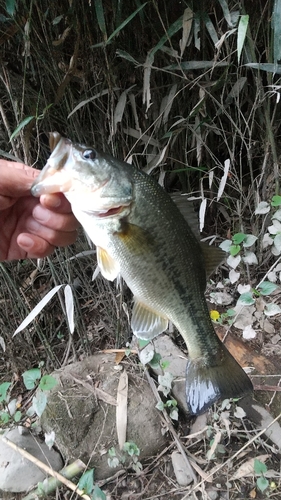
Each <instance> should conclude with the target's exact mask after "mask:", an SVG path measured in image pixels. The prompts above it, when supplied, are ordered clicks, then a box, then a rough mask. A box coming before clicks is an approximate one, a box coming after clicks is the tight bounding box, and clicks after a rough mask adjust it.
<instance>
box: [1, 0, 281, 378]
mask: <svg viewBox="0 0 281 500" xmlns="http://www.w3.org/2000/svg"><path fill="white" fill-rule="evenodd" d="M279 5H280V2H278V1H275V2H274V1H273V0H270V1H264V0H256V1H251V0H247V1H241V2H236V1H234V0H228V1H222V0H213V1H203V0H197V1H196V2H195V1H194V2H192V1H172V0H170V1H161V0H159V1H157V0H151V1H148V2H146V3H142V2H140V1H139V0H135V1H131V2H128V1H122V0H120V1H108V0H96V1H94V0H92V1H91V0H89V1H78V0H73V1H71V0H61V1H59V2H48V1H45V0H34V1H24V0H18V1H11V0H9V1H8V0H7V1H6V2H3V1H2V2H0V58H1V68H0V114H1V123H0V154H1V155H2V157H4V158H11V159H15V160H16V159H17V160H20V161H24V162H25V163H27V164H29V165H35V166H36V167H38V168H41V167H42V166H43V165H44V164H45V162H46V159H47V157H48V155H49V147H48V132H50V131H54V130H57V131H58V132H60V133H61V134H62V135H64V136H67V137H69V138H70V139H72V140H74V141H79V142H83V143H87V144H88V145H93V146H95V147H97V149H101V150H104V151H107V152H109V153H111V154H113V155H114V156H116V157H118V158H120V159H127V160H130V161H131V160H132V161H133V162H134V163H136V164H137V165H138V166H139V168H144V169H146V171H147V172H148V173H150V174H151V175H153V176H155V178H156V179H157V180H159V181H160V183H162V184H163V185H164V187H165V188H166V189H167V190H168V191H177V190H180V191H183V192H189V193H192V194H193V196H196V197H198V199H199V201H198V203H199V202H200V197H202V194H204V197H205V198H207V200H208V211H207V215H206V223H205V228H204V231H205V235H212V234H218V235H219V237H218V241H220V240H222V239H225V238H226V237H227V236H229V235H231V234H233V233H235V232H237V231H241V230H242V231H245V232H248V233H250V234H255V235H257V236H259V237H260V236H262V232H263V231H264V228H263V227H262V225H260V226H257V223H256V218H254V217H253V214H254V210H255V207H256V205H257V203H258V201H260V200H265V201H268V200H269V199H270V198H271V197H272V195H274V194H278V192H279V163H278V161H279V155H280V103H279V95H280V94H279V91H280V65H279V64H278V63H279V62H280V61H279V59H280V58H281V51H280V32H279V31H278V30H280V28H278V27H279V25H280V12H279V10H278V9H279V8H280V6H279ZM246 14H247V15H249V24H248V30H247V36H246V38H245V40H244V41H243V48H242V47H241V48H242V51H241V56H240V60H239V62H238V54H237V46H238V45H237V44H238V35H239V29H238V23H239V20H240V17H241V15H246ZM240 34H241V32H240ZM279 55H280V57H279ZM227 159H230V162H231V170H230V173H229V175H228V179H227V183H226V187H225V190H224V195H223V197H222V198H221V199H220V200H219V202H217V200H216V196H217V190H218V185H219V180H220V179H221V177H222V175H223V172H224V162H225V160H227ZM211 176H213V182H212V183H211V184H210V182H209V181H210V178H211ZM86 249H89V244H88V242H87V240H86V239H85V237H84V235H83V232H82V231H81V235H80V238H79V240H78V242H77V244H76V245H75V246H73V247H69V248H67V249H64V250H57V251H56V252H55V254H54V255H53V256H52V257H51V258H49V259H46V261H45V262H41V264H40V266H39V268H38V267H37V264H36V262H35V261H34V262H31V261H21V262H15V263H10V264H6V263H5V264H3V263H2V264H1V265H0V280H1V289H0V328H1V333H0V337H1V347H0V379H1V378H2V379H3V380H4V379H6V377H7V376H8V377H9V379H10V377H11V376H12V375H13V376H14V379H15V383H16V382H17V380H18V377H19V375H20V374H21V373H22V371H24V370H25V369H28V368H31V367H32V366H37V365H38V363H39V362H40V361H44V363H45V368H46V370H47V371H50V370H52V369H54V368H58V367H59V366H61V365H62V364H65V363H68V362H70V361H72V360H75V359H79V358H81V357H82V356H85V355H87V354H89V353H93V352H95V351H96V350H97V349H101V348H104V347H114V346H117V347H118V346H124V345H125V344H126V342H127V341H128V340H130V328H129V323H128V309H129V308H130V295H129V294H128V291H127V290H126V289H125V288H122V287H121V288H116V284H111V283H108V282H106V281H105V280H103V279H102V278H101V277H98V278H97V279H96V280H95V281H94V282H92V281H91V277H92V274H93V270H94V267H95V264H94V262H95V255H91V256H88V257H78V258H73V257H74V256H75V255H77V254H78V253H80V252H81V251H82V250H86ZM257 254H258V258H259V266H258V268H255V273H256V274H257V275H262V273H263V272H264V270H265V269H267V268H268V267H269V266H270V259H271V257H270V256H269V257H268V259H267V261H266V263H265V264H264V256H263V257H262V256H261V253H259V251H257ZM250 279H256V276H255V278H253V277H251V276H250ZM61 283H65V284H66V283H68V284H70V285H71V287H72V290H73V293H74V298H75V303H76V313H75V318H76V329H75V333H74V334H73V335H70V334H69V333H68V327H67V322H66V318H65V315H64V312H63V308H64V305H63V297H62V296H61V297H60V300H59V299H58V298H57V296H56V297H55V298H54V299H53V300H52V302H51V303H50V304H48V306H47V307H46V308H45V309H44V311H43V314H40V315H39V316H38V317H37V318H36V320H35V321H34V322H33V323H32V325H31V326H29V327H28V328H27V329H26V330H25V331H24V332H22V333H20V334H18V335H17V336H16V337H15V338H12V334H13V332H14V331H15V329H16V328H17V326H18V325H19V324H20V322H21V321H22V320H23V319H24V318H25V317H26V316H27V314H28V313H29V312H30V311H31V310H32V309H33V308H34V306H35V305H36V304H37V303H38V302H39V300H40V299H41V298H42V297H43V296H44V295H45V294H46V293H47V292H48V291H49V290H51V288H53V287H54V286H55V285H57V284H61ZM60 302H61V304H60Z"/></svg>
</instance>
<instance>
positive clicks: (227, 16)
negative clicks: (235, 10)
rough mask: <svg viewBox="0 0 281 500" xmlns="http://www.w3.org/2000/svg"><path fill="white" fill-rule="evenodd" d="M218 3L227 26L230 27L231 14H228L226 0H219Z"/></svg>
mask: <svg viewBox="0 0 281 500" xmlns="http://www.w3.org/2000/svg"><path fill="white" fill-rule="evenodd" d="M219 3H220V6H221V8H222V11H223V15H224V18H225V20H226V22H227V24H228V26H230V27H231V28H232V27H233V23H232V19H231V14H230V11H229V8H228V4H227V2H226V0H219Z"/></svg>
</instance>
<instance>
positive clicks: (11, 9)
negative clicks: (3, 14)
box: [6, 0, 16, 16]
mask: <svg viewBox="0 0 281 500" xmlns="http://www.w3.org/2000/svg"><path fill="white" fill-rule="evenodd" d="M6 11H7V12H8V14H9V15H10V16H13V15H14V14H15V12H16V0H6Z"/></svg>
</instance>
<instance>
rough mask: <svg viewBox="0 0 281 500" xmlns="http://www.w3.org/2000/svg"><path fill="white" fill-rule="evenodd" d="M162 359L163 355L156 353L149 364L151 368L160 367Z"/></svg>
mask: <svg viewBox="0 0 281 500" xmlns="http://www.w3.org/2000/svg"><path fill="white" fill-rule="evenodd" d="M161 359H162V357H161V354H159V352H155V353H154V356H153V358H152V360H151V361H150V362H149V365H150V366H151V368H157V367H159V366H160V361H161Z"/></svg>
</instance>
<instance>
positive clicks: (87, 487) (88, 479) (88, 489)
mask: <svg viewBox="0 0 281 500" xmlns="http://www.w3.org/2000/svg"><path fill="white" fill-rule="evenodd" d="M93 487H94V469H91V470H87V472H84V474H83V475H82V476H81V477H80V479H79V483H78V488H80V490H83V491H84V492H85V493H86V495H90V494H91V493H92V491H93Z"/></svg>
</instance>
